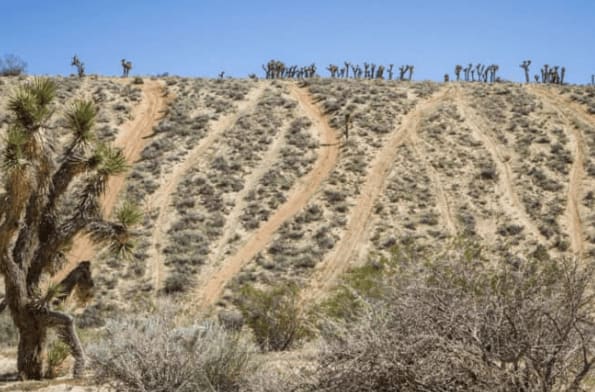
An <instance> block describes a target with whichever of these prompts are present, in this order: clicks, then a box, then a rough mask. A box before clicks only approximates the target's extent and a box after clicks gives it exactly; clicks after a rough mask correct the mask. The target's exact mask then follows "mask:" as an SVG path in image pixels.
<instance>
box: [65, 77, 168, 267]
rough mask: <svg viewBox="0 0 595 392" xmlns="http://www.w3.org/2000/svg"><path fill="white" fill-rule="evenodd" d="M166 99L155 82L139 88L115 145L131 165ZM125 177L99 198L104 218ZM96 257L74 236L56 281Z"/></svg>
mask: <svg viewBox="0 0 595 392" xmlns="http://www.w3.org/2000/svg"><path fill="white" fill-rule="evenodd" d="M166 106H167V100H166V98H165V97H164V96H163V84H162V83H161V82H158V81H153V80H146V81H145V83H144V84H143V85H142V100H141V102H140V104H139V105H137V106H136V107H135V108H134V110H133V118H132V120H131V121H129V122H126V123H124V124H122V126H121V127H120V132H119V133H118V135H117V136H116V140H115V141H114V146H115V147H118V148H121V149H122V151H123V152H124V156H125V157H126V161H127V162H128V163H129V164H130V165H132V164H133V163H134V162H135V161H137V160H138V159H139V158H140V154H141V152H142V151H143V149H144V147H145V145H146V144H147V142H148V137H149V136H150V135H151V134H152V132H153V127H154V126H155V125H156V124H157V123H158V121H159V120H160V119H161V118H162V117H163V115H164V111H165V109H166ZM125 180H126V175H125V174H124V175H120V176H113V177H111V178H110V179H109V181H108V184H107V187H106V192H105V194H104V195H103V197H102V198H101V206H102V209H103V215H104V216H105V217H109V216H110V215H111V213H112V211H113V209H114V207H115V205H116V202H117V200H118V195H119V194H120V191H122V189H123V188H124V185H125ZM95 254H96V249H95V247H94V245H93V243H92V242H91V241H90V240H89V238H88V237H87V236H83V235H81V236H77V237H76V238H75V240H74V244H73V246H72V249H71V250H70V252H69V254H68V264H67V266H66V267H65V268H64V269H63V271H62V272H61V273H60V274H58V276H57V279H61V278H62V277H64V276H66V274H68V272H70V270H71V269H72V268H74V267H75V266H76V265H77V264H78V262H79V261H82V260H89V259H92V258H93V257H94V256H95Z"/></svg>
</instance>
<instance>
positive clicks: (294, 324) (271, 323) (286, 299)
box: [237, 284, 311, 351]
mask: <svg viewBox="0 0 595 392" xmlns="http://www.w3.org/2000/svg"><path fill="white" fill-rule="evenodd" d="M298 294H299V293H298V289H297V287H295V285H292V284H281V285H278V286H275V287H272V288H270V289H268V290H261V289H258V288H255V287H253V286H251V285H248V284H247V285H244V286H243V287H242V288H241V289H240V295H239V296H238V300H237V302H238V303H237V305H238V307H239V309H240V311H241V312H242V314H243V316H244V320H245V321H246V324H247V325H248V326H249V327H250V328H251V329H252V332H253V333H254V338H255V340H256V342H257V343H258V345H259V346H260V348H261V349H262V350H263V351H285V350H289V349H290V348H292V347H293V346H294V345H295V344H296V343H297V342H299V341H300V340H302V339H304V338H306V337H308V336H309V335H310V332H311V331H310V329H309V327H308V320H307V317H306V316H305V315H304V312H303V310H302V309H301V307H300V305H299V303H298V298H299V297H298Z"/></svg>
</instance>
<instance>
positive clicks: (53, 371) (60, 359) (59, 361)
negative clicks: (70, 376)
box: [46, 339, 70, 378]
mask: <svg viewBox="0 0 595 392" xmlns="http://www.w3.org/2000/svg"><path fill="white" fill-rule="evenodd" d="M69 354H70V349H69V348H68V346H67V345H66V344H65V343H64V342H62V341H61V340H58V339H56V340H54V341H52V342H51V343H50V344H49V346H48V348H47V374H46V376H47V377H48V378H56V377H59V376H62V375H63V373H64V372H65V371H66V369H64V368H62V365H63V364H64V361H66V358H68V355H69Z"/></svg>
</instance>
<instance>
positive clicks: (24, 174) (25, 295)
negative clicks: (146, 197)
mask: <svg viewBox="0 0 595 392" xmlns="http://www.w3.org/2000/svg"><path fill="white" fill-rule="evenodd" d="M55 91H56V85H55V84H54V82H52V81H50V80H48V79H34V80H33V81H31V82H30V83H28V84H24V85H22V86H21V87H20V88H19V89H18V90H16V92H15V93H14V94H13V96H12V97H11V98H10V100H9V103H8V110H9V113H10V114H11V117H10V121H11V124H10V127H9V128H8V131H6V132H7V133H6V135H5V143H4V149H3V154H2V158H3V161H2V175H3V182H2V183H3V184H5V185H4V193H0V273H2V275H3V277H4V284H5V288H6V298H5V301H6V304H7V306H8V308H9V309H10V314H11V316H12V320H13V322H14V324H15V326H16V328H17V329H18V331H19V344H18V354H17V368H18V372H19V376H20V378H21V379H41V378H42V377H43V376H44V374H43V368H44V367H43V362H44V348H45V345H46V339H47V336H48V331H49V330H50V329H55V330H56V331H57V332H58V336H59V337H60V339H62V340H63V341H64V343H66V344H67V345H68V347H69V348H70V352H71V354H72V356H73V357H74V360H75V362H74V376H75V377H78V376H81V375H82V372H83V369H84V364H85V358H84V354H83V349H82V347H81V344H80V341H79V339H78V337H77V333H76V329H75V325H74V319H73V318H72V316H70V315H69V314H67V313H64V312H62V311H58V310H56V309H54V308H53V307H52V299H53V297H55V296H56V295H58V294H59V293H60V290H59V289H56V288H55V287H54V286H50V289H48V290H43V287H44V286H43V284H42V282H43V281H44V280H46V281H47V280H48V278H49V277H51V276H53V275H54V274H55V273H56V272H57V271H59V270H60V269H61V268H62V266H63V264H64V263H65V261H66V260H65V259H66V258H65V256H64V253H65V252H66V250H67V248H68V247H69V246H70V244H71V243H72V241H73V239H74V238H75V236H76V235H78V234H84V233H86V234H89V236H90V239H91V240H92V241H93V242H109V243H111V249H112V250H113V251H115V252H126V251H128V250H130V231H129V227H130V226H131V225H133V224H135V223H137V222H138V221H139V219H140V214H139V212H138V210H137V209H135V208H134V207H132V206H130V205H128V204H125V205H124V207H122V208H121V209H120V210H119V211H117V214H116V216H117V217H118V222H109V221H106V220H105V219H104V218H103V216H102V213H101V209H100V206H99V197H100V196H101V195H102V194H103V192H104V191H105V188H106V184H107V181H108V179H109V177H110V176H112V175H117V174H120V173H123V172H124V171H125V169H126V166H127V165H126V161H125V158H124V156H123V154H122V152H121V151H120V150H117V149H114V148H112V147H110V146H108V145H107V144H103V143H99V142H97V141H96V137H95V134H94V132H93V127H94V122H95V115H96V110H95V108H94V106H93V103H92V102H88V101H76V102H75V103H74V104H73V105H72V107H71V109H69V110H68V111H67V113H66V115H65V122H64V123H65V127H66V128H67V129H68V130H70V131H71V132H72V136H71V138H70V140H69V141H68V142H67V145H66V147H65V148H64V150H63V153H60V154H61V155H60V156H59V155H58V154H59V153H58V152H57V149H55V148H53V146H54V145H55V142H57V136H56V133H55V132H48V131H47V123H48V121H49V118H50V116H51V115H52V101H53V99H54V95H55ZM73 203H74V204H75V207H74V208H73V207H72V204H73ZM82 268H85V267H82ZM44 291H45V292H44Z"/></svg>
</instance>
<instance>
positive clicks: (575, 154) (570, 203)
mask: <svg viewBox="0 0 595 392" xmlns="http://www.w3.org/2000/svg"><path fill="white" fill-rule="evenodd" d="M531 91H532V92H533V94H535V95H536V96H537V97H538V98H539V99H540V100H541V101H542V102H543V103H544V104H545V107H547V108H548V109H549V110H550V111H552V112H554V113H557V114H558V116H559V117H560V119H561V120H562V121H563V122H564V128H565V130H566V131H567V133H569V134H570V136H571V143H572V166H571V168H570V174H569V179H568V195H567V202H566V222H567V223H566V224H567V226H568V228H567V230H568V236H569V237H570V244H571V248H572V252H573V253H574V254H576V255H577V256H579V257H580V256H582V255H583V252H584V243H583V224H582V222H581V215H580V210H579V203H580V200H581V188H582V187H581V185H582V181H583V179H584V178H585V141H584V138H583V134H582V132H581V131H580V129H578V128H577V127H576V125H575V124H574V123H573V122H572V121H571V119H570V117H571V116H572V118H573V119H574V120H579V121H584V122H586V123H588V124H591V125H592V124H593V121H592V119H590V118H588V116H587V115H585V114H584V112H583V110H582V109H581V108H573V109H574V110H573V111H572V113H571V114H569V113H568V111H567V110H562V109H561V108H562V107H568V106H569V104H568V102H565V101H564V100H563V99H561V98H560V97H559V96H557V95H555V94H554V93H552V92H551V91H550V90H549V89H547V88H540V87H535V86H532V88H531Z"/></svg>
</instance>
